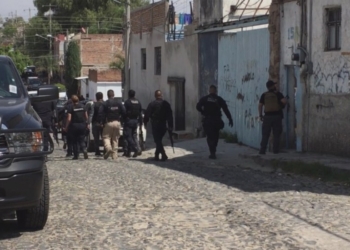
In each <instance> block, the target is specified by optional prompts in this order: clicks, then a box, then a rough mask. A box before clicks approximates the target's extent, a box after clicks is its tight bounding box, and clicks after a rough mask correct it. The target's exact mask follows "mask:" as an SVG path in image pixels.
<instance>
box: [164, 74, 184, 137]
mask: <svg viewBox="0 0 350 250" xmlns="http://www.w3.org/2000/svg"><path fill="white" fill-rule="evenodd" d="M168 83H169V84H170V89H171V99H172V105H174V106H173V107H174V110H173V112H174V118H175V128H174V129H175V131H181V130H186V115H185V113H186V110H185V78H182V77H168Z"/></svg>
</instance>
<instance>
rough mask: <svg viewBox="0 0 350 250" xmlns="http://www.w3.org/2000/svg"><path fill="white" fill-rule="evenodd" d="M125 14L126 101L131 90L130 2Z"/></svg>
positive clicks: (126, 5) (126, 3)
mask: <svg viewBox="0 0 350 250" xmlns="http://www.w3.org/2000/svg"><path fill="white" fill-rule="evenodd" d="M125 12H126V33H125V65H124V70H125V72H124V75H125V84H124V100H126V97H127V96H128V92H129V89H130V74H129V72H130V50H129V48H130V30H131V28H130V26H131V20H130V0H127V1H126V2H125Z"/></svg>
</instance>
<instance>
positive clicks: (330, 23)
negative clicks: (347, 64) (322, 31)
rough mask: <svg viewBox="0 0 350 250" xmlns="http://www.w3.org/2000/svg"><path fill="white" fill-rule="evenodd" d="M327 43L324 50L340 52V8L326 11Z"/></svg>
mask: <svg viewBox="0 0 350 250" xmlns="http://www.w3.org/2000/svg"><path fill="white" fill-rule="evenodd" d="M326 18H327V22H326V27H327V41H326V50H340V47H341V30H340V27H341V26H340V25H341V8H340V7H338V8H329V9H326Z"/></svg>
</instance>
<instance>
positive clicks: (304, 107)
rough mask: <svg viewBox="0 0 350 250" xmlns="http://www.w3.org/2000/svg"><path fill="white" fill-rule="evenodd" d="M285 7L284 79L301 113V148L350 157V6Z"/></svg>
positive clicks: (328, 0)
mask: <svg viewBox="0 0 350 250" xmlns="http://www.w3.org/2000/svg"><path fill="white" fill-rule="evenodd" d="M280 7H281V8H280V20H281V22H280V23H281V27H280V29H281V63H280V75H281V81H282V82H283V83H284V84H283V85H285V86H288V87H287V88H288V91H287V90H286V91H287V92H288V96H289V100H290V106H291V109H295V110H296V115H295V117H294V119H296V121H295V134H296V137H297V138H299V139H298V140H297V142H296V143H297V147H298V148H299V150H300V151H310V152H318V153H331V154H337V155H344V156H348V152H349V149H350V131H349V130H348V129H347V128H348V122H349V118H350V114H349V112H348V110H347V109H348V106H349V105H350V64H349V60H350V44H349V43H348V42H347V41H349V39H350V30H349V29H348V28H347V27H348V25H349V21H350V16H349V15H350V14H349V12H348V11H347V10H348V9H349V8H350V2H349V1H346V0H318V1H312V0H308V1H303V2H302V4H299V1H290V0H289V1H287V0H285V1H283V3H281V6H280ZM292 119H293V118H292Z"/></svg>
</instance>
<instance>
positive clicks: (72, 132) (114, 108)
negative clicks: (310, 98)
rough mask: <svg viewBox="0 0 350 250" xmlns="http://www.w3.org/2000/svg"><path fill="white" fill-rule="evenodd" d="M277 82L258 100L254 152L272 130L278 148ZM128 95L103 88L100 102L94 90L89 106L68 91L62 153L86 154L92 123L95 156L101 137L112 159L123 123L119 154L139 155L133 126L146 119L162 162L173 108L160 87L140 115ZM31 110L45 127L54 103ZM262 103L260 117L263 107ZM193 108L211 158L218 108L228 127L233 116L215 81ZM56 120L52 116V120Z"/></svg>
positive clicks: (131, 93)
mask: <svg viewBox="0 0 350 250" xmlns="http://www.w3.org/2000/svg"><path fill="white" fill-rule="evenodd" d="M276 86H277V84H276V83H275V82H273V81H270V80H269V81H268V82H267V83H266V87H267V89H268V91H267V92H265V93H263V94H262V95H261V97H260V101H259V107H258V110H259V115H260V119H261V121H262V122H263V124H262V141H261V148H260V151H259V153H260V154H265V153H266V147H267V144H268V140H269V136H270V133H271V130H272V132H273V152H274V153H275V154H277V153H279V140H280V135H281V133H282V119H283V112H282V110H283V108H284V107H285V105H286V103H287V101H286V99H285V97H284V96H283V94H282V93H281V92H279V91H277V88H276ZM128 94H129V99H128V100H126V101H125V103H124V105H123V103H122V102H121V101H120V100H119V99H118V98H114V91H113V90H109V91H108V92H107V96H108V100H107V101H103V94H102V93H101V92H99V93H97V94H96V101H95V102H93V103H92V105H83V104H81V103H80V102H79V98H78V96H76V95H73V96H72V97H71V99H70V100H69V101H68V102H67V103H66V104H65V106H64V109H63V110H62V112H61V114H58V117H61V118H58V121H62V127H63V131H62V138H63V140H64V143H65V144H64V149H65V148H66V147H67V155H66V156H67V157H69V156H73V159H74V160H76V159H78V157H79V153H80V152H82V153H83V155H84V158H85V159H88V154H87V149H86V144H85V136H86V134H87V132H89V129H90V124H92V128H91V129H92V134H93V137H94V147H95V155H96V156H102V154H101V151H100V144H99V142H100V140H99V138H100V137H102V139H103V146H104V154H103V157H104V159H107V158H109V157H111V158H112V159H117V158H118V154H117V151H116V150H115V149H116V148H118V140H119V138H120V132H121V131H120V130H121V127H122V126H123V135H124V154H123V156H126V157H130V156H131V152H133V155H132V156H133V157H137V156H139V155H141V148H140V146H139V142H138V134H137V129H138V127H140V131H142V125H143V124H144V126H145V127H146V126H147V124H148V122H149V121H151V125H152V134H153V138H154V142H155V144H156V149H155V155H154V159H155V160H157V161H159V160H161V161H166V160H167V159H168V156H167V155H166V153H165V150H164V147H163V143H162V139H163V137H164V135H165V134H166V132H167V131H169V132H170V134H171V133H172V130H173V112H172V109H171V106H170V104H169V102H167V101H166V100H164V99H163V97H162V93H161V91H160V90H156V91H155V93H154V96H155V100H154V101H152V102H151V103H150V104H149V105H148V107H147V109H146V112H145V115H144V117H142V106H141V103H140V101H139V100H138V99H136V98H135V91H134V90H130V91H129V93H128ZM33 107H34V109H35V110H36V111H37V113H38V114H39V115H40V116H41V118H42V122H43V126H44V127H45V128H47V129H48V131H50V129H49V128H50V127H51V125H52V124H51V119H50V118H51V117H52V113H53V112H54V105H47V104H46V105H42V104H40V103H39V104H33ZM263 108H264V116H263V115H262V111H263ZM196 109H197V110H198V112H200V113H201V114H202V116H203V120H202V125H203V129H204V131H205V133H206V136H207V144H208V147H209V151H210V155H209V158H210V159H216V148H217V144H218V140H219V131H220V130H221V129H223V128H224V126H225V124H224V122H223V120H222V118H221V109H222V110H223V111H224V113H225V115H226V116H227V118H228V120H229V126H230V127H232V126H233V119H232V116H231V113H230V111H229V110H228V107H227V104H226V102H225V100H224V99H223V98H221V97H220V96H218V95H217V88H216V86H214V85H212V86H210V88H209V95H207V96H204V97H203V98H201V99H200V100H199V102H198V103H197V105H196ZM56 122H57V121H56Z"/></svg>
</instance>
